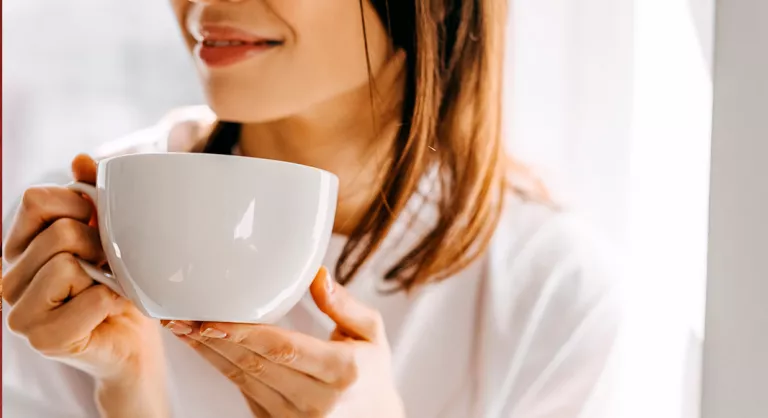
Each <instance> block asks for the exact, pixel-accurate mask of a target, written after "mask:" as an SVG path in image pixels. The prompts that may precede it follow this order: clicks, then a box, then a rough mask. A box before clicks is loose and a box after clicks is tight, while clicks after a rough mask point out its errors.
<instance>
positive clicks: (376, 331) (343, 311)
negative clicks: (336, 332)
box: [310, 267, 386, 343]
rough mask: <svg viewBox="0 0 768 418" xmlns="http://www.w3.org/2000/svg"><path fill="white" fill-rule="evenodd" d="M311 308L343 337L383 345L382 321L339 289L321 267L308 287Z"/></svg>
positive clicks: (384, 340) (347, 293) (369, 309)
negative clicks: (327, 319) (339, 331)
mask: <svg viewBox="0 0 768 418" xmlns="http://www.w3.org/2000/svg"><path fill="white" fill-rule="evenodd" d="M310 292H311V293H312V298H313V299H314V300H315V304H317V307H318V308H320V310H321V311H323V313H325V314H326V315H328V316H329V317H330V318H331V319H332V320H333V321H334V322H336V324H337V325H338V326H339V328H341V331H343V332H344V333H345V334H347V335H350V336H352V337H355V338H357V339H361V340H366V341H371V342H374V343H380V342H386V334H385V332H384V321H382V319H381V315H380V314H379V312H378V311H376V310H375V309H372V308H370V307H368V306H366V305H365V304H363V303H362V302H360V301H358V300H357V299H355V297H353V296H352V295H351V294H350V293H349V292H348V291H347V289H345V288H344V287H343V286H339V285H338V283H336V281H335V280H334V279H333V278H332V277H331V275H330V273H328V270H327V269H326V268H325V267H322V268H321V269H320V271H319V272H318V273H317V276H316V277H315V280H314V281H313V282H312V284H311V285H310Z"/></svg>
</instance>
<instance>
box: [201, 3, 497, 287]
mask: <svg viewBox="0 0 768 418" xmlns="http://www.w3.org/2000/svg"><path fill="white" fill-rule="evenodd" d="M363 1H369V0H360V5H361V6H360V7H361V10H362V7H363ZM370 1H372V4H373V5H374V7H375V8H376V10H377V12H378V14H379V17H380V18H381V20H382V21H383V22H384V24H385V26H386V27H387V28H388V31H389V35H390V37H391V39H392V42H393V44H394V45H393V46H394V47H395V48H397V49H401V50H403V51H404V52H405V55H406V62H405V69H404V71H405V74H404V77H405V92H404V98H403V101H402V116H401V125H400V127H399V130H398V132H397V135H396V139H395V141H394V142H393V147H392V150H391V159H390V161H391V163H390V164H389V165H388V166H387V167H386V174H385V176H384V181H383V184H382V188H381V193H380V194H379V197H378V198H376V199H374V200H373V201H372V202H371V204H370V206H369V207H368V210H367V211H366V212H365V214H364V215H363V216H362V218H361V219H360V221H359V222H358V224H357V225H356V226H355V228H354V230H353V232H352V233H351V235H350V237H349V240H348V242H347V244H346V246H345V248H344V249H343V251H342V254H341V256H340V258H339V260H338V263H337V265H336V279H337V280H338V281H339V282H340V283H342V284H344V283H347V282H348V281H350V280H351V279H352V278H353V277H354V275H355V274H356V273H357V272H358V271H359V270H360V268H361V266H362V265H363V264H364V263H365V261H366V260H368V259H369V258H370V256H371V255H372V254H373V253H374V252H375V251H376V250H377V249H378V248H379V247H380V245H381V244H382V242H383V240H384V238H385V237H386V236H387V234H388V233H389V231H390V229H391V227H392V225H393V223H394V222H395V220H396V219H397V218H398V216H399V215H400V214H401V213H402V212H403V210H404V208H405V207H406V203H408V201H409V200H410V198H411V196H413V195H414V194H415V193H417V192H418V187H419V183H420V181H422V179H424V178H425V176H426V175H427V174H428V173H429V171H430V170H434V169H437V177H436V178H437V181H438V182H439V184H438V188H439V190H440V193H439V196H438V199H439V200H438V202H436V203H437V209H438V211H437V212H438V215H437V219H436V222H435V223H434V225H433V226H432V227H431V230H429V231H428V232H427V233H426V234H425V235H424V237H423V238H422V239H421V241H420V242H418V243H417V244H416V245H415V247H414V248H413V249H411V250H410V252H408V253H407V254H406V255H405V256H404V257H403V258H402V259H401V260H399V261H398V262H397V263H396V264H395V265H394V266H393V267H392V268H391V269H390V270H389V271H388V272H387V274H386V276H385V279H386V280H388V281H390V282H392V283H394V284H395V286H394V288H395V289H405V290H409V289H411V288H413V287H414V286H416V285H421V284H424V283H427V282H431V281H437V280H442V279H444V278H446V277H448V276H450V275H452V274H454V273H456V272H457V271H459V270H461V269H463V268H464V267H466V266H467V265H468V264H470V263H471V262H472V261H473V260H475V259H476V258H477V257H478V256H479V255H480V254H482V253H483V252H484V251H485V249H486V247H487V245H488V243H489V241H490V239H491V236H492V234H493V231H494V229H495V227H496V224H497V223H498V218H499V216H500V212H501V207H502V204H503V196H504V192H503V191H504V189H505V186H506V180H505V172H506V167H507V159H506V158H505V154H504V147H503V143H502V138H501V101H502V99H501V94H502V78H503V77H502V62H503V52H504V42H503V41H504V28H505V21H506V15H507V13H506V1H505V0H418V1H392V2H390V1H388V0H370ZM363 30H365V19H363ZM369 68H370V66H369ZM239 132H240V126H239V125H238V124H234V123H225V122H221V123H219V124H218V126H217V127H216V128H215V129H214V131H213V133H212V134H211V136H210V139H209V141H208V143H207V145H206V149H205V152H213V153H222V152H228V150H229V149H231V147H232V146H233V145H234V144H235V143H236V141H237V139H238V137H239Z"/></svg>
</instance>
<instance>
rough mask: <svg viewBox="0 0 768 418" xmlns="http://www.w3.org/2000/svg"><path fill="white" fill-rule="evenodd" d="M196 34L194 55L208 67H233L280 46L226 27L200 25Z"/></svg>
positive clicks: (277, 42)
mask: <svg viewBox="0 0 768 418" xmlns="http://www.w3.org/2000/svg"><path fill="white" fill-rule="evenodd" d="M196 32H197V33H194V36H195V39H196V40H197V46H196V47H195V53H196V54H197V56H198V57H200V60H201V61H203V62H204V63H205V64H206V65H207V66H208V67H226V66H229V65H233V64H236V63H238V62H241V61H244V60H246V59H249V58H251V57H254V56H256V55H260V54H262V53H264V52H266V51H269V50H271V49H274V48H276V47H278V46H280V45H282V41H279V40H275V39H269V38H263V37H260V36H257V35H254V34H252V33H249V32H246V31H243V30H241V29H238V28H234V27H228V26H218V25H202V26H201V27H200V29H199V31H196Z"/></svg>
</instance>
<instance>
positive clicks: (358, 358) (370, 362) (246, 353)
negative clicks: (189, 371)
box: [166, 268, 404, 418]
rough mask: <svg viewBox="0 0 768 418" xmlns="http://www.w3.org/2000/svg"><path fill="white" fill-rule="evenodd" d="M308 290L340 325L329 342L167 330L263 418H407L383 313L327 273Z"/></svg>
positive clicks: (237, 329)
mask: <svg viewBox="0 0 768 418" xmlns="http://www.w3.org/2000/svg"><path fill="white" fill-rule="evenodd" d="M310 291H311V293H312V296H313V298H314V300H315V303H316V304H317V306H318V307H319V308H320V310H321V311H323V312H324V313H325V314H326V315H328V316H329V317H330V318H331V319H332V320H333V321H334V322H336V324H337V327H336V330H335V331H334V332H333V334H332V335H331V337H330V339H329V340H327V341H324V340H319V339H316V338H314V337H311V336H308V335H305V334H302V333H298V332H293V331H288V330H284V329H281V328H278V327H275V326H272V325H252V324H232V323H209V322H204V323H191V322H175V321H174V322H168V323H166V326H167V327H168V328H170V329H171V330H172V331H174V333H176V334H177V335H178V336H179V338H181V339H182V340H183V341H184V342H186V343H187V344H188V345H189V346H190V347H192V348H193V349H194V350H195V351H197V352H198V353H199V354H200V355H201V356H203V358H205V359H206V360H208V361H209V362H210V363H211V364H213V365H214V366H215V367H216V368H217V369H219V370H220V371H221V372H222V373H223V374H224V375H225V376H227V377H228V378H229V379H230V380H231V381H233V382H234V383H235V384H236V385H238V387H239V388H240V390H241V391H242V393H243V395H244V396H245V397H246V398H247V400H248V402H249V405H250V406H251V409H252V410H253V411H254V414H256V415H257V416H258V417H299V416H301V417H304V416H313V417H334V418H354V417H363V416H364V417H370V418H377V417H381V418H385V417H386V418H402V417H404V412H403V406H402V401H401V399H400V397H399V395H398V394H397V391H396V389H395V386H394V379H393V376H392V372H391V355H390V348H389V344H388V342H387V338H386V333H385V331H384V324H383V322H382V320H381V316H380V315H379V313H378V312H376V311H375V310H373V309H371V308H369V307H367V306H365V305H363V304H362V303H360V302H358V301H357V300H355V299H354V298H353V297H352V296H351V295H350V294H349V293H347V291H346V289H344V288H343V287H341V286H338V285H337V284H336V283H335V281H334V280H333V279H332V278H331V277H330V274H328V271H327V270H326V269H325V268H321V269H320V272H319V273H318V274H317V277H316V278H315V280H314V281H313V283H312V285H311V288H310Z"/></svg>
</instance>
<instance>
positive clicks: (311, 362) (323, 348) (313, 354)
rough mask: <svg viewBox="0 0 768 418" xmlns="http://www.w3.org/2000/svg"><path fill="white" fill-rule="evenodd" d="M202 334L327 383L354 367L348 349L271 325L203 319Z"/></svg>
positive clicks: (333, 381) (338, 378) (335, 381)
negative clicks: (204, 320)
mask: <svg viewBox="0 0 768 418" xmlns="http://www.w3.org/2000/svg"><path fill="white" fill-rule="evenodd" d="M200 329H201V330H202V335H203V336H205V337H209V338H220V339H224V340H227V341H230V342H232V343H235V344H237V345H240V346H242V347H245V348H246V349H248V350H249V351H251V352H253V353H256V354H258V355H260V356H262V357H264V358H265V359H267V360H269V361H271V362H273V363H276V364H280V365H283V366H286V367H289V368H291V369H294V370H296V371H299V372H301V373H304V374H307V375H309V376H312V377H314V378H316V379H318V380H321V381H323V382H326V383H337V382H338V381H340V380H344V379H345V377H346V375H347V374H348V373H349V372H350V368H352V367H353V366H354V358H353V356H352V354H351V353H349V351H350V350H349V349H348V348H346V347H344V346H340V345H335V344H332V343H329V342H328V341H321V340H318V339H317V338H313V337H310V336H309V335H306V334H302V333H298V332H293V331H288V330H284V329H280V328H278V327H275V326H271V325H255V324H233V323H222V322H204V323H203V324H202V325H201V326H200Z"/></svg>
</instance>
